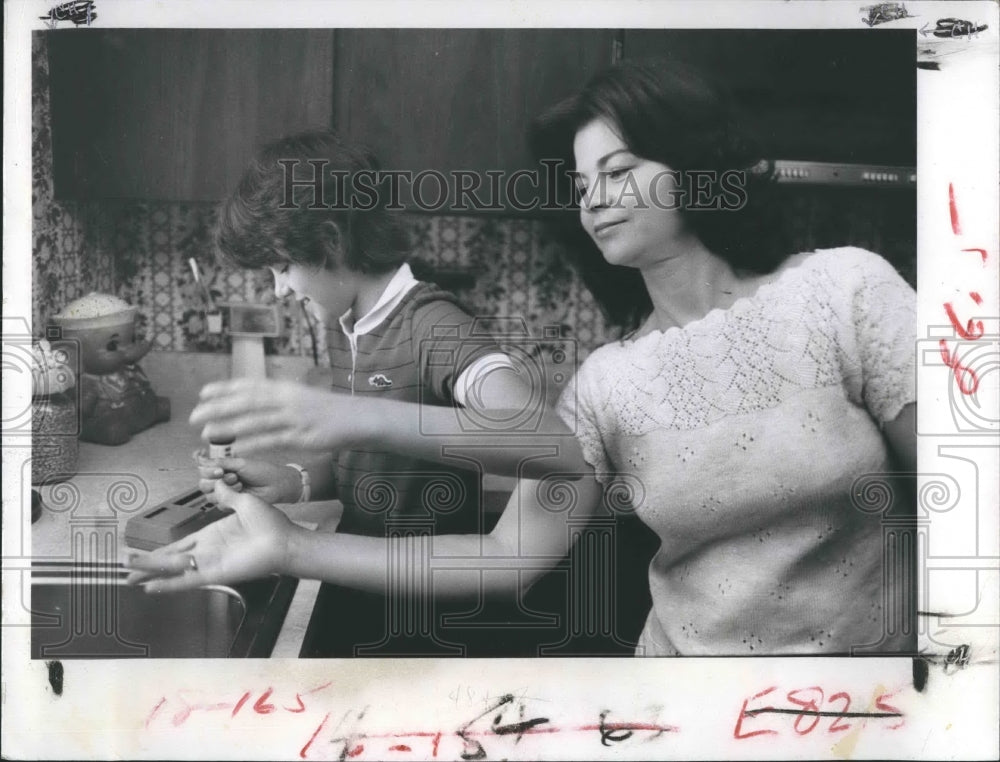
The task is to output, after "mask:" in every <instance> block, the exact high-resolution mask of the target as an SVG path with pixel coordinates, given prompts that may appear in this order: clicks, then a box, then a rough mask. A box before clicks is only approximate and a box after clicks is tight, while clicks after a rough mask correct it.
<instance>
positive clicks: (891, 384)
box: [852, 252, 917, 424]
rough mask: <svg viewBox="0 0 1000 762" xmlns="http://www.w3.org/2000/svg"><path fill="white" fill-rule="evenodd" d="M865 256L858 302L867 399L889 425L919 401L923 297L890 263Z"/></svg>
mask: <svg viewBox="0 0 1000 762" xmlns="http://www.w3.org/2000/svg"><path fill="white" fill-rule="evenodd" d="M864 254H865V255H866V256H864V258H863V259H862V260H861V263H860V264H861V266H860V268H859V269H860V276H861V277H860V281H859V282H858V284H857V286H856V289H855V292H854V296H853V301H852V316H853V320H854V331H855V337H856V341H857V351H858V359H859V361H860V365H861V374H862V388H861V397H862V399H863V400H864V404H865V407H867V408H868V412H869V413H870V414H871V415H872V417H873V418H874V419H875V420H877V421H878V422H879V423H880V424H883V423H887V422H888V421H891V420H893V419H895V418H896V416H898V415H899V413H900V411H901V410H902V409H903V407H905V406H906V405H907V404H908V403H910V402H914V401H915V400H916V338H917V295H916V292H915V291H914V290H913V289H912V288H911V287H910V285H909V284H908V283H907V282H906V281H905V280H903V278H902V277H901V276H900V275H899V273H898V272H896V270H895V268H893V266H892V265H891V264H889V263H888V262H887V261H886V260H885V259H883V258H882V257H880V256H878V255H877V254H872V253H870V252H864Z"/></svg>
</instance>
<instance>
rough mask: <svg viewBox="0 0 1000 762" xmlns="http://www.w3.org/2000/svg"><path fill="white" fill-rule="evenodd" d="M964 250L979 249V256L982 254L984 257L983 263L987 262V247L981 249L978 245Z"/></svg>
mask: <svg viewBox="0 0 1000 762" xmlns="http://www.w3.org/2000/svg"><path fill="white" fill-rule="evenodd" d="M962 251H978V252H979V256H981V257H982V258H983V264H984V265H985V264H986V249H980V248H977V247H972V248H969V249H962Z"/></svg>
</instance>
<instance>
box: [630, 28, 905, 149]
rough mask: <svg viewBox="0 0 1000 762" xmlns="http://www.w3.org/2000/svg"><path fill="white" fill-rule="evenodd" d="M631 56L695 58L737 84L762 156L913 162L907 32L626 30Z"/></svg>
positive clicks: (732, 87)
mask: <svg viewBox="0 0 1000 762" xmlns="http://www.w3.org/2000/svg"><path fill="white" fill-rule="evenodd" d="M622 40H623V43H622V50H623V55H624V57H625V58H647V57H661V58H669V59H673V60H677V61H681V62H684V63H687V64H688V65H691V66H696V67H698V68H699V69H702V70H704V71H705V72H706V73H708V74H709V75H711V76H712V77H714V78H718V79H719V80H720V81H721V82H723V83H725V84H726V86H727V87H728V88H729V89H730V90H731V91H732V93H733V95H734V97H735V98H736V100H737V101H738V102H739V103H740V104H741V106H742V109H743V111H744V112H745V114H746V117H747V126H748V128H749V130H750V132H751V133H752V134H753V135H754V136H755V137H756V139H757V140H758V142H759V143H760V145H761V147H762V148H763V155H764V156H765V157H766V158H771V159H802V160H811V161H834V162H848V163H874V164H901V165H910V166H913V165H915V164H916V155H917V151H916V106H917V104H916V65H915V63H914V61H915V56H916V51H915V48H914V45H915V42H914V40H915V38H914V35H913V33H912V31H910V30H900V31H898V32H896V31H891V30H886V31H885V33H881V32H880V33H879V34H878V35H875V34H872V33H871V32H869V31H868V30H859V31H854V30H812V31H809V32H805V31H803V30H801V29H783V30H760V29H753V30H747V29H726V30H696V29H683V30H669V29H657V30H650V29H642V30H626V31H625V32H624V33H623V37H622Z"/></svg>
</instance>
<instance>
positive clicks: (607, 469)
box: [556, 356, 613, 484]
mask: <svg viewBox="0 0 1000 762" xmlns="http://www.w3.org/2000/svg"><path fill="white" fill-rule="evenodd" d="M588 359H589V360H592V359H594V358H593V356H592V357H591V358H588ZM592 370H593V364H592V363H588V362H584V364H583V365H582V366H581V367H580V370H579V372H578V373H577V374H576V377H575V378H573V379H572V380H571V381H570V383H568V384H567V385H566V388H565V389H563V392H562V394H561V395H560V396H559V401H558V403H557V404H556V412H557V413H558V414H559V417H560V418H562V420H563V423H565V424H566V425H567V426H568V427H569V428H570V430H571V431H573V433H574V434H576V438H577V441H578V442H579V443H580V448H581V449H582V450H583V458H584V460H586V461H587V463H589V464H590V465H591V466H592V467H593V469H594V474H595V476H596V478H597V481H599V482H600V483H601V484H607V483H608V482H610V481H611V479H612V476H613V473H612V472H613V468H612V466H611V460H610V458H608V453H607V450H606V448H605V446H604V438H603V437H602V435H601V429H600V424H599V422H598V419H597V415H596V413H595V411H596V410H597V409H598V405H599V401H598V400H597V399H596V398H595V397H594V395H593V389H594V388H595V387H594V386H593V385H592V384H591V383H590V382H589V379H590V377H591V374H592Z"/></svg>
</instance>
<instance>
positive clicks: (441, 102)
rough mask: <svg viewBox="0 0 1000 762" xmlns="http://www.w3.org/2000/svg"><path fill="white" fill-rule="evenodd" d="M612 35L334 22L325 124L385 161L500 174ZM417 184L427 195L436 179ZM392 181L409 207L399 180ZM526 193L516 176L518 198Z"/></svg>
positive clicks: (433, 195)
mask: <svg viewBox="0 0 1000 762" xmlns="http://www.w3.org/2000/svg"><path fill="white" fill-rule="evenodd" d="M612 40H613V33H612V32H611V31H607V30H561V29H405V30H400V29H347V30H338V31H337V34H336V43H335V46H336V61H337V76H336V78H335V82H334V88H335V107H334V125H335V127H336V128H337V129H338V130H340V131H342V132H343V133H344V134H345V135H348V136H350V137H352V138H355V139H357V140H360V141H362V142H364V143H365V144H367V145H369V146H370V147H371V148H372V149H374V151H375V152H376V153H377V154H378V156H379V157H380V159H381V161H382V165H383V168H384V169H392V170H402V171H407V172H411V173H414V174H416V173H419V172H421V171H425V170H437V171H439V172H441V173H444V174H446V175H447V176H448V180H449V182H450V181H451V180H452V177H451V173H452V172H454V171H462V170H464V171H470V172H475V173H477V175H478V176H483V173H484V172H485V171H487V170H493V171H499V172H503V173H504V175H503V176H504V178H508V177H510V176H511V175H512V174H513V173H514V172H516V171H517V170H519V169H526V168H530V167H532V166H533V162H532V159H531V157H530V155H529V151H528V148H527V128H528V125H529V124H530V122H531V120H532V119H533V118H534V117H536V116H537V115H538V114H539V113H541V112H542V111H543V110H545V109H546V108H548V107H549V106H551V105H553V104H554V103H556V102H558V101H559V100H562V99H563V98H566V97H568V96H569V95H571V94H573V93H574V92H575V91H576V90H577V89H579V87H580V86H581V85H582V84H583V83H584V82H585V81H586V80H587V79H588V78H589V77H590V76H591V75H592V74H593V73H594V72H595V71H597V70H598V69H600V68H602V67H604V66H606V65H607V64H608V63H610V62H611V54H612ZM470 182H471V181H470ZM421 188H422V190H421V191H420V194H419V197H420V198H422V199H423V201H424V202H425V203H429V204H430V203H434V202H435V201H436V199H437V197H438V195H439V193H438V191H439V183H438V182H437V181H436V180H435V179H434V178H427V179H426V181H425V182H424V184H423V185H422V186H421ZM488 188H489V180H488V179H486V180H484V182H483V185H482V188H481V190H480V191H477V197H478V198H480V199H481V200H482V201H484V202H486V203H489V200H490V198H491V195H490V192H489V190H488ZM400 190H401V192H402V193H403V194H404V196H403V198H402V200H403V203H405V204H406V205H407V206H410V207H413V206H414V204H413V198H412V195H411V196H410V197H406V195H405V194H406V190H407V185H406V184H405V183H401V185H400ZM450 191H451V192H452V195H451V198H457V197H456V196H455V195H454V186H450ZM529 192H530V188H529V184H528V183H519V185H518V198H519V199H520V198H521V197H522V193H523V194H524V197H525V200H527V197H528V195H529ZM506 208H507V211H517V210H516V209H512V208H510V206H507V207H506ZM442 211H445V210H442Z"/></svg>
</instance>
